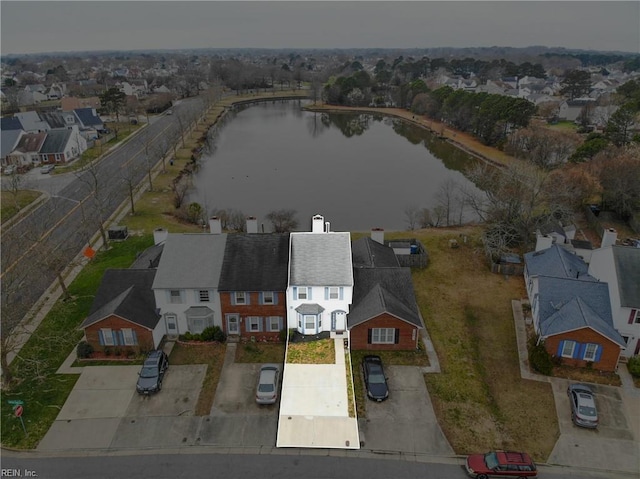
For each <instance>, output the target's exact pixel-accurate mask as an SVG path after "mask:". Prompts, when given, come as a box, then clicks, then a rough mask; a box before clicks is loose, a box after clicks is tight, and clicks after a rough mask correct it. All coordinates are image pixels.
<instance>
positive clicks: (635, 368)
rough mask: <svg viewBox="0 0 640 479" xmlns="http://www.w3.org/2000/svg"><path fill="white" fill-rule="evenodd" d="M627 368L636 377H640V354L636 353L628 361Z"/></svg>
mask: <svg viewBox="0 0 640 479" xmlns="http://www.w3.org/2000/svg"><path fill="white" fill-rule="evenodd" d="M627 369H628V370H629V373H631V375H632V376H633V377H634V378H640V356H638V355H636V356H633V357H631V358H629V360H628V361H627Z"/></svg>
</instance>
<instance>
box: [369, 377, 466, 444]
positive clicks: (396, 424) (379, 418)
mask: <svg viewBox="0 0 640 479" xmlns="http://www.w3.org/2000/svg"><path fill="white" fill-rule="evenodd" d="M385 372H386V374H387V376H388V385H389V399H387V400H386V401H383V402H380V403H377V402H373V401H370V400H367V402H366V410H367V418H366V419H360V420H359V421H358V422H359V427H360V440H361V441H362V442H363V448H364V449H370V450H374V451H378V450H380V451H397V452H404V453H415V454H447V455H448V454H453V453H454V452H453V449H452V448H451V445H450V444H449V442H448V441H447V439H446V437H445V436H444V434H443V433H442V429H440V425H439V424H438V421H437V419H436V416H435V413H434V411H433V406H432V404H431V398H430V397H429V392H428V391H427V387H426V385H425V383H424V377H423V373H422V371H421V369H420V368H418V367H414V366H386V367H385ZM360 374H362V373H360Z"/></svg>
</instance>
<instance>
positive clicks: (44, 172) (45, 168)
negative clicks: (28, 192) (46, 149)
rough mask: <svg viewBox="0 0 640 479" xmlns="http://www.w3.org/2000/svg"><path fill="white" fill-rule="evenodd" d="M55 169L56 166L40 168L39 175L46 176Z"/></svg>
mask: <svg viewBox="0 0 640 479" xmlns="http://www.w3.org/2000/svg"><path fill="white" fill-rule="evenodd" d="M55 167H56V165H44V166H43V167H42V168H40V173H42V174H43V175H48V174H49V173H51V172H52V171H53V170H54V169H55Z"/></svg>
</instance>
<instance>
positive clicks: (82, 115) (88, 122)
mask: <svg viewBox="0 0 640 479" xmlns="http://www.w3.org/2000/svg"><path fill="white" fill-rule="evenodd" d="M73 112H74V113H75V114H76V117H77V118H78V120H80V123H82V126H84V127H85V128H86V127H90V126H100V125H102V123H103V121H102V120H101V119H100V117H99V116H98V115H97V114H94V113H95V110H94V109H93V108H76V109H75V110H73Z"/></svg>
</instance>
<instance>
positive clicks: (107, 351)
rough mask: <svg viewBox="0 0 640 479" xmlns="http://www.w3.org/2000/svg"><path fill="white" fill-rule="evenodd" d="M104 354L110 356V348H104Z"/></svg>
mask: <svg viewBox="0 0 640 479" xmlns="http://www.w3.org/2000/svg"><path fill="white" fill-rule="evenodd" d="M104 354H105V356H111V348H104Z"/></svg>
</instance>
